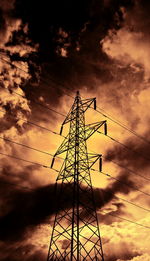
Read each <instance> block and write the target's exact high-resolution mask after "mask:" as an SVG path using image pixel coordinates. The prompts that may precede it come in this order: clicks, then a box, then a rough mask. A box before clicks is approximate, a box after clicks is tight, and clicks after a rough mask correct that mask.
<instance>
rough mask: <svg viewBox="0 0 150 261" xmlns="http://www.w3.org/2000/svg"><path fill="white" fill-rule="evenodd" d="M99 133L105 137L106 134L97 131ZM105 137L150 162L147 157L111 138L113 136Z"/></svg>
mask: <svg viewBox="0 0 150 261" xmlns="http://www.w3.org/2000/svg"><path fill="white" fill-rule="evenodd" d="M97 132H98V133H100V134H103V135H105V134H104V133H102V132H100V131H97ZM105 136H106V137H108V138H110V139H111V140H113V141H115V142H117V143H118V144H120V145H122V146H123V147H125V148H126V149H128V150H129V151H132V152H134V153H136V154H138V155H139V156H141V157H142V158H144V159H145V160H147V161H150V158H147V157H145V156H143V155H142V154H141V153H139V152H137V151H136V150H133V149H131V148H129V147H128V146H127V145H125V144H123V143H121V142H120V141H118V140H116V139H115V138H113V137H111V136H109V135H105Z"/></svg>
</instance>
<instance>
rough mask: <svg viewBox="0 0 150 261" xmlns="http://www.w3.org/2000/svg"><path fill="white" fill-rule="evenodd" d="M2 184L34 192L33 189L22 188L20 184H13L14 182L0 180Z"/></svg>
mask: <svg viewBox="0 0 150 261" xmlns="http://www.w3.org/2000/svg"><path fill="white" fill-rule="evenodd" d="M0 183H2V184H8V185H11V186H15V187H19V188H21V189H24V190H30V191H33V189H30V188H28V187H25V186H21V185H19V184H15V183H13V182H9V181H5V180H0Z"/></svg>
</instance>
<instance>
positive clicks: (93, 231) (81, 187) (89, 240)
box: [47, 92, 107, 261]
mask: <svg viewBox="0 0 150 261" xmlns="http://www.w3.org/2000/svg"><path fill="white" fill-rule="evenodd" d="M92 103H93V104H94V109H96V98H93V99H84V100H81V97H80V94H79V92H77V95H76V97H75V100H74V103H73V105H72V107H71V110H70V112H69V113H68V115H67V117H66V119H65V120H64V122H63V124H62V127H61V131H60V134H62V130H63V126H64V124H66V123H70V130H69V134H68V135H67V137H65V139H64V141H63V142H62V144H61V146H60V147H59V148H58V150H57V152H56V153H55V155H54V158H53V160H52V164H51V167H53V164H54V160H55V157H56V156H58V155H59V154H61V153H64V152H65V153H66V158H65V160H64V162H63V165H62V167H61V169H60V172H59V174H58V177H57V181H56V182H59V183H60V185H59V186H60V187H59V191H58V192H57V196H56V200H57V212H56V215H55V220H54V225H53V230H52V235H51V240H50V247H49V252H48V257H47V261H50V260H51V261H54V260H55V261H57V260H59V261H61V260H64V261H75V260H77V261H82V260H92V261H93V260H98V261H104V255H103V250H102V242H101V237H100V229H99V225H98V218H97V213H96V206H95V200H94V193H93V189H92V183H91V177H90V168H91V167H92V166H93V164H94V163H95V162H96V161H97V160H98V159H99V160H100V168H101V155H100V154H91V153H88V152H87V145H86V141H87V139H88V138H89V137H90V136H91V135H92V134H93V133H94V132H96V131H98V129H99V128H101V127H102V126H103V128H104V133H105V134H106V132H107V126H106V121H101V122H96V123H93V124H88V125H85V115H84V114H85V111H86V110H87V109H88V108H89V107H90V106H91V105H92ZM65 195H66V196H65ZM64 201H65V202H64ZM63 206H64V207H63Z"/></svg>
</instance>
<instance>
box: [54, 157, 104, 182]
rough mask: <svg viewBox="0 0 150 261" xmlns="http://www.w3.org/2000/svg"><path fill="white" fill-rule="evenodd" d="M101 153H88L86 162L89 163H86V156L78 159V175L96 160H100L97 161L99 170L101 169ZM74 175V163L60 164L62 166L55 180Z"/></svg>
mask: <svg viewBox="0 0 150 261" xmlns="http://www.w3.org/2000/svg"><path fill="white" fill-rule="evenodd" d="M101 156H102V155H101V154H92V153H88V162H89V164H88V165H87V158H82V159H80V160H79V161H78V164H80V169H79V171H80V175H82V173H83V172H85V171H87V170H89V169H90V168H91V167H92V166H93V165H94V164H95V162H96V161H97V160H100V162H99V166H100V170H101V162H102V161H101V160H102V159H101ZM73 176H74V164H70V165H68V166H67V165H65V164H63V165H62V168H61V170H60V172H59V175H58V177H57V180H60V179H63V178H64V177H65V178H66V177H67V178H68V177H73Z"/></svg>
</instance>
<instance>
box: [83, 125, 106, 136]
mask: <svg viewBox="0 0 150 261" xmlns="http://www.w3.org/2000/svg"><path fill="white" fill-rule="evenodd" d="M102 126H103V127H104V135H107V122H106V121H100V122H96V123H92V124H87V125H85V132H86V138H85V140H87V139H88V138H90V137H91V136H92V135H93V134H94V133H95V132H96V131H98V129H99V128H100V127H102Z"/></svg>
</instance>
